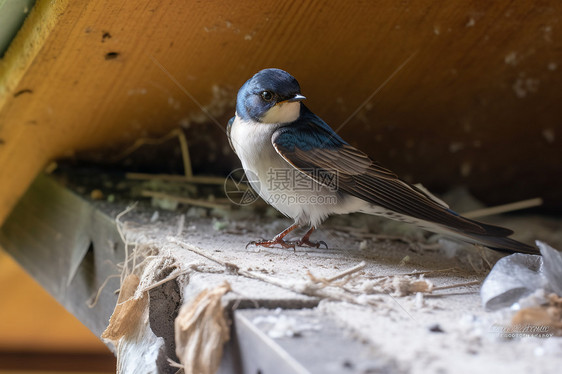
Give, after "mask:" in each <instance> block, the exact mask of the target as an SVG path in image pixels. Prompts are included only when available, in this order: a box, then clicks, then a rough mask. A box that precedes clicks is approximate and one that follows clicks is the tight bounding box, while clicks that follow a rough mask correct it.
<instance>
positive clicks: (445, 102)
mask: <svg viewBox="0 0 562 374" xmlns="http://www.w3.org/2000/svg"><path fill="white" fill-rule="evenodd" d="M561 16H562V3H561V2H560V1H557V0H544V1H538V0H535V1H532V0H530V1H521V2H511V1H507V0H505V1H494V2H483V1H476V0H472V1H464V2H462V3H459V2H438V1H430V0H421V1H395V0H383V1H377V2H370V1H353V2H344V1H327V2H324V1H307V2H300V1H295V2H292V1H261V2H255V1H249V0H240V1H236V2H231V1H228V2H227V1H212V0H209V1H187V0H135V1H119V2H118V1H111V0H89V1H88V0H81V1H78V0H77V1H68V0H39V1H37V3H36V5H35V7H34V9H33V10H32V12H31V14H30V16H29V17H28V19H27V21H26V22H25V24H24V27H23V28H22V29H21V30H20V32H19V34H18V36H17V37H16V39H15V40H14V42H13V43H12V45H11V47H10V49H9V50H8V52H7V53H6V55H5V56H4V58H3V60H1V61H0V181H1V183H0V223H1V222H2V220H3V219H4V218H5V217H6V215H7V214H9V212H10V210H11V208H12V207H13V206H14V204H15V202H16V201H17V200H18V198H19V197H20V196H21V195H22V194H23V192H24V191H25V189H26V188H27V187H28V186H29V184H30V182H31V181H32V180H33V179H34V177H35V176H36V175H37V173H38V172H39V171H40V170H42V169H43V168H44V167H45V165H46V164H47V163H48V162H49V161H50V160H53V159H56V158H60V157H65V156H69V155H73V154H75V153H76V152H79V151H84V150H93V149H100V148H105V147H110V146H115V145H120V146H122V145H127V144H131V143H132V142H134V140H135V139H137V138H139V137H141V136H155V135H158V134H163V133H166V132H168V131H170V130H171V129H173V128H176V127H178V126H182V125H183V126H184V127H186V126H189V125H191V126H192V127H194V126H200V127H201V131H204V130H205V127H206V126H213V127H214V126H217V125H216V124H215V123H213V122H212V121H210V120H208V119H207V118H206V116H205V115H203V114H202V112H201V109H200V108H199V107H198V104H196V102H198V103H200V104H201V105H203V106H205V107H206V108H207V109H208V110H210V111H211V112H212V114H213V116H214V117H217V118H221V120H222V118H223V117H224V118H226V117H227V116H228V115H230V114H231V113H232V112H233V107H232V105H233V102H234V95H235V93H236V90H237V89H238V87H240V85H241V84H242V83H243V82H244V81H245V80H246V79H248V78H249V77H250V76H251V75H252V74H253V73H255V72H256V71H258V70H260V69H262V68H265V67H279V68H283V69H286V70H288V71H289V72H291V73H292V74H293V75H294V76H295V77H297V79H298V80H299V81H300V83H301V87H302V88H303V93H304V94H305V95H306V96H307V97H308V98H309V99H308V100H307V104H308V105H309V107H311V108H312V109H313V110H314V111H315V112H317V113H318V114H321V115H322V117H323V118H324V119H326V120H327V121H328V122H329V123H331V124H332V125H333V127H338V125H339V124H341V123H343V122H344V121H346V120H347V119H348V118H349V116H350V115H351V114H352V113H354V112H355V110H356V109H357V108H358V107H359V105H360V104H361V103H363V102H364V101H365V99H366V98H368V97H369V96H370V95H371V94H372V93H373V92H374V91H375V90H376V89H377V87H379V86H380V85H381V84H382V83H383V82H384V81H385V80H386V79H387V78H389V77H390V76H391V75H392V74H393V72H395V71H396V69H397V67H398V66H400V65H401V64H402V63H403V62H404V61H406V60H407V59H409V58H411V60H410V61H409V62H408V63H407V64H406V65H405V66H404V67H403V69H401V70H400V72H398V73H397V74H396V75H395V76H393V78H392V79H391V80H390V82H389V83H388V84H387V85H386V86H385V87H384V88H382V89H381V90H380V92H378V93H377V95H376V96H374V98H373V99H372V100H369V102H368V103H367V105H365V106H363V107H362V108H361V110H360V111H359V112H358V113H357V114H356V115H355V116H354V117H353V118H352V120H351V121H349V122H348V124H347V125H346V126H345V127H344V128H343V129H342V131H341V132H342V134H343V135H344V137H347V138H348V139H349V140H350V141H351V142H352V143H354V144H357V145H359V146H361V147H362V148H363V149H365V151H367V152H368V153H370V154H371V155H373V156H374V157H376V158H377V159H380V160H382V161H383V164H386V165H389V166H392V167H396V168H398V169H399V170H400V171H404V170H409V173H410V177H411V176H413V177H416V178H417V179H420V177H419V176H420V175H422V176H425V177H426V179H427V181H429V183H430V184H431V183H433V184H437V185H439V184H441V185H443V184H446V183H447V182H448V181H453V182H463V181H465V182H467V183H469V184H470V183H473V185H475V186H478V183H480V184H482V183H483V182H482V181H483V180H487V181H488V182H487V183H488V185H489V183H490V181H491V180H492V179H494V176H498V179H499V178H500V177H501V178H503V180H504V181H505V182H504V183H503V187H506V186H509V185H510V184H509V182H510V181H511V183H513V182H516V183H519V184H520V183H524V188H526V189H527V190H528V191H529V193H534V191H533V190H532V189H530V188H531V187H530V186H532V184H531V183H530V182H528V179H533V183H534V184H535V185H537V183H538V185H539V186H546V185H547V183H548V179H547V178H546V176H545V177H544V178H542V179H541V175H544V174H545V173H546V174H551V175H556V172H560V171H561V170H562V168H560V161H559V160H560V156H562V154H561V148H562V147H561V146H560V137H561V136H562V134H561V131H562V128H561V124H560V122H561V119H562V106H561V105H560V102H561V101H562V74H561V71H562V31H561V27H562V24H561V22H560V17H561ZM216 141H217V142H224V139H217V140H216ZM554 159H556V160H555V162H554V161H553V160H554ZM437 162H440V163H442V164H437ZM537 162H538V163H540V167H539V166H537ZM502 165H503V166H502ZM539 169H540V170H539ZM498 170H502V171H501V173H499V174H498ZM522 173H523V174H522ZM524 173H527V174H524ZM560 174H561V175H562V173H560ZM522 175H523V176H524V175H528V178H523V177H522ZM407 177H408V175H407ZM471 178H474V179H473V180H472V179H471ZM421 179H423V177H422V178H421ZM524 179H525V180H527V181H524ZM561 179H562V176H560V175H558V180H559V181H560V180H561ZM426 183H427V182H426ZM525 183H527V184H525ZM496 187H497V185H496ZM500 187H502V186H500ZM529 197H532V196H529Z"/></svg>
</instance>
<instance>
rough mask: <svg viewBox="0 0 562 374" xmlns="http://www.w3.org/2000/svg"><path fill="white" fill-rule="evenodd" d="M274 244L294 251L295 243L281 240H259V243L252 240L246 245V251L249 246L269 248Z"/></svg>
mask: <svg viewBox="0 0 562 374" xmlns="http://www.w3.org/2000/svg"><path fill="white" fill-rule="evenodd" d="M276 244H279V245H280V246H281V247H283V248H292V249H293V250H295V242H286V241H285V240H283V239H272V240H259V241H258V240H253V241H251V242H249V243H248V244H246V249H248V247H249V246H251V245H255V246H256V247H266V248H271V247H273V246H275V245H276Z"/></svg>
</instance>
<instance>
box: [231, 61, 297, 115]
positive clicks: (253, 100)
mask: <svg viewBox="0 0 562 374" xmlns="http://www.w3.org/2000/svg"><path fill="white" fill-rule="evenodd" d="M304 99H305V97H304V96H302V95H301V88H300V86H299V82H297V80H296V79H295V78H294V77H293V76H292V75H291V74H289V73H287V72H286V71H284V70H281V69H264V70H262V71H260V72H259V73H257V74H256V75H254V76H253V77H252V78H250V79H249V80H248V81H247V82H246V83H244V85H243V86H242V87H241V88H240V90H239V91H238V96H237V98H236V114H237V115H238V116H239V117H240V118H241V119H243V120H247V121H248V120H253V121H257V122H261V123H285V122H293V121H295V120H296V119H297V118H298V116H299V113H300V106H301V104H300V101H302V100H304Z"/></svg>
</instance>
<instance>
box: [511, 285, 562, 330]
mask: <svg viewBox="0 0 562 374" xmlns="http://www.w3.org/2000/svg"><path fill="white" fill-rule="evenodd" d="M511 328H512V330H513V331H515V332H520V333H522V332H527V333H528V334H529V335H533V336H537V335H539V336H540V337H550V336H553V335H556V336H562V297H559V296H558V295H556V294H550V295H549V296H548V304H546V305H541V306H536V307H530V308H525V309H521V310H520V311H519V312H517V313H516V314H515V315H514V316H513V318H512V319H511ZM522 330H525V331H522Z"/></svg>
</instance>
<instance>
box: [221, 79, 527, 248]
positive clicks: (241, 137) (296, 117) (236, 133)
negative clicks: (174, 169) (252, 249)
mask: <svg viewBox="0 0 562 374" xmlns="http://www.w3.org/2000/svg"><path fill="white" fill-rule="evenodd" d="M303 100H305V97H304V96H303V95H302V93H301V88H300V85H299V83H298V82H297V80H296V79H295V78H294V77H293V76H292V75H291V74H289V73H287V72H286V71H283V70H280V69H265V70H262V71H260V72H258V73H257V74H255V75H254V76H253V77H252V78H250V79H249V80H248V81H247V82H246V83H244V85H243V86H242V87H241V88H240V90H239V91H238V96H237V101H236V114H235V116H234V117H233V118H232V119H231V120H230V121H229V123H228V127H227V135H228V139H229V142H230V145H231V147H232V149H233V150H234V152H235V153H236V154H237V155H238V157H239V158H240V161H241V162H242V167H243V168H244V170H245V172H246V174H247V175H252V176H253V177H252V178H249V179H250V184H251V185H252V187H253V188H254V189H255V190H256V192H257V193H258V194H259V195H260V197H262V198H263V199H264V200H265V201H266V202H268V203H269V204H271V205H272V206H273V207H274V208H276V209H277V210H279V211H280V212H281V213H283V214H284V215H285V216H287V217H289V218H292V219H293V220H294V223H293V224H292V225H291V226H290V227H288V228H287V229H286V230H284V231H283V232H281V233H279V234H278V235H276V236H275V237H274V238H273V239H271V240H261V241H254V242H250V243H248V244H254V245H257V246H265V247H271V246H274V245H280V246H282V247H285V248H295V246H296V245H297V246H310V247H319V246H320V245H321V244H323V245H326V243H324V242H323V241H320V242H314V241H311V240H310V235H311V234H312V232H313V231H314V230H315V229H316V228H317V227H318V225H320V224H321V223H322V222H323V221H324V220H325V219H326V218H327V217H328V216H330V215H333V214H347V213H353V212H361V213H366V214H374V215H378V216H383V217H387V218H390V219H394V220H398V221H403V222H408V223H412V224H415V225H417V226H419V227H421V228H423V229H426V230H429V231H432V232H437V233H440V234H445V235H449V236H452V237H455V238H458V239H461V240H464V241H468V242H472V243H476V244H481V245H484V246H487V247H490V248H493V249H498V250H503V251H508V252H523V253H537V252H538V251H537V249H535V248H533V247H531V246H529V245H526V244H523V243H520V242H518V241H516V240H513V239H510V238H508V236H509V235H511V234H512V233H513V232H512V231H511V230H509V229H506V228H503V227H498V226H492V225H488V224H485V223H481V222H478V221H474V220H471V219H468V218H465V217H462V216H461V215H459V214H457V213H455V212H454V211H453V210H451V209H450V208H449V207H448V206H447V205H446V204H445V203H444V202H442V201H441V200H439V199H438V198H436V197H435V196H433V195H431V194H430V193H429V192H427V191H425V190H422V189H420V188H418V187H416V186H414V185H411V184H409V183H407V182H405V181H403V180H401V179H399V178H398V177H397V176H396V174H394V173H393V172H392V171H390V170H388V169H386V168H384V167H382V166H381V165H380V164H379V163H377V162H376V161H373V160H372V159H371V158H370V157H369V156H367V154H365V153H363V152H362V151H360V150H358V149H357V148H355V147H353V146H351V145H349V144H348V143H347V142H346V141H344V140H343V139H342V138H341V137H340V136H339V135H338V134H337V133H336V132H335V131H334V130H332V128H330V126H328V125H327V124H326V123H325V122H324V121H323V120H322V119H321V118H320V117H318V116H317V115H315V114H314V113H312V112H311V111H310V110H309V109H308V108H307V107H306V106H305V105H304V104H303V103H302V101H303ZM280 171H282V172H284V173H281V172H280ZM280 175H283V176H284V177H283V178H284V179H283V181H280V180H276V179H275V178H276V177H277V178H279V176H280ZM287 175H290V177H291V178H290V180H287V178H286V177H287ZM303 181H304V182H308V183H309V185H308V186H307V188H302V185H303ZM281 182H282V183H281ZM305 184H306V183H305ZM300 226H306V227H309V230H308V231H307V232H306V234H305V235H304V236H303V237H302V238H301V239H300V240H297V241H286V240H285V239H284V238H285V236H286V235H287V234H289V233H290V232H291V231H293V230H294V229H296V228H297V227H300ZM326 247H327V245H326Z"/></svg>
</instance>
